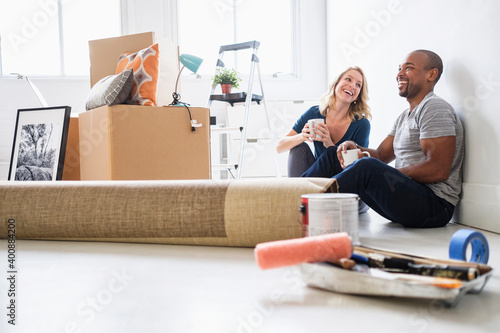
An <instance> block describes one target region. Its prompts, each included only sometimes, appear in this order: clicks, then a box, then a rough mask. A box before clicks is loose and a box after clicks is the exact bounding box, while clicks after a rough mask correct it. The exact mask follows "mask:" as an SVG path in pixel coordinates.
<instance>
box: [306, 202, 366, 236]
mask: <svg viewBox="0 0 500 333" xmlns="http://www.w3.org/2000/svg"><path fill="white" fill-rule="evenodd" d="M301 203H302V205H301V207H300V213H301V214H302V236H303V237H307V236H316V235H323V234H330V233H335V232H347V233H348V234H349V236H350V237H351V239H352V243H353V244H354V245H359V231H358V225H359V219H358V217H359V216H358V214H359V212H358V209H359V196H358V195H357V194H350V193H315V194H304V195H302V196H301Z"/></svg>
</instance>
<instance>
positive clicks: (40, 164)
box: [8, 106, 71, 181]
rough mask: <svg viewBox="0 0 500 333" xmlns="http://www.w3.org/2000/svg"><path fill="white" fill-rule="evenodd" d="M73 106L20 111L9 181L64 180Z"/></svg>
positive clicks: (18, 111) (18, 112)
mask: <svg viewBox="0 0 500 333" xmlns="http://www.w3.org/2000/svg"><path fill="white" fill-rule="evenodd" d="M70 115H71V107H69V106H55V107H40V108H31V109H19V110H17V120H16V129H15V132H14V142H13V146H12V155H11V159H10V168H9V176H8V180H17V181H55V180H61V179H62V175H63V168H64V156H65V152H66V142H67V139H68V128H69V120H70Z"/></svg>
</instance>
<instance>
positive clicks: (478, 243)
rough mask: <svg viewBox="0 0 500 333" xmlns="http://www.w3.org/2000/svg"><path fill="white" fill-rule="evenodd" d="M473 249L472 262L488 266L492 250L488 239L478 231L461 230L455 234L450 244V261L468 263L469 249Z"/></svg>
mask: <svg viewBox="0 0 500 333" xmlns="http://www.w3.org/2000/svg"><path fill="white" fill-rule="evenodd" d="M469 244H470V245H471V247H472V254H471V258H470V262H475V263H478V264H487V263H488V258H489V255H490V253H489V252H490V249H489V247H488V242H487V241H486V237H484V235H483V234H482V233H480V232H478V231H473V230H467V229H460V230H458V231H457V232H455V233H454V234H453V237H451V242H450V259H458V260H464V261H467V248H468V247H469Z"/></svg>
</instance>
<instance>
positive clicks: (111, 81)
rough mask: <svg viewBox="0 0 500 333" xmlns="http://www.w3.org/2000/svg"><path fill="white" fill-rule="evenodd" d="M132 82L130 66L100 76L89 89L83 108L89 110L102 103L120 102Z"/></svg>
mask: <svg viewBox="0 0 500 333" xmlns="http://www.w3.org/2000/svg"><path fill="white" fill-rule="evenodd" d="M133 83H134V73H133V70H132V68H130V69H127V70H125V71H123V72H121V73H119V74H116V75H109V76H106V77H105V78H102V79H101V80H99V82H97V83H96V84H94V86H93V87H92V89H91V90H90V93H89V96H88V97H87V103H86V105H85V109H86V110H91V109H95V108H98V107H100V106H103V105H115V104H122V103H123V102H125V100H126V99H127V97H128V96H129V94H130V91H131V90H132V85H133Z"/></svg>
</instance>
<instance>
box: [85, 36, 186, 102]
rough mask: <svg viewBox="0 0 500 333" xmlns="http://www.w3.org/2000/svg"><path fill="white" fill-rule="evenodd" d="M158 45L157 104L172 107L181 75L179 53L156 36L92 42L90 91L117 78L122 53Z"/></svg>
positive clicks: (171, 44)
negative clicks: (177, 79) (177, 80)
mask: <svg viewBox="0 0 500 333" xmlns="http://www.w3.org/2000/svg"><path fill="white" fill-rule="evenodd" d="M156 43H158V45H159V48H160V73H159V79H158V92H157V101H158V103H157V104H158V105H159V106H161V105H167V104H169V103H170V102H171V100H172V93H173V92H174V90H175V80H176V77H177V74H178V72H179V51H178V49H177V47H176V46H175V45H174V44H173V43H172V42H171V41H169V40H167V39H165V38H161V37H158V36H155V34H154V32H144V33H139V34H133V35H126V36H120V37H113V38H105V39H97V40H91V41H89V55H90V85H91V87H93V86H94V84H96V83H97V82H98V81H99V80H100V79H102V78H103V77H106V76H108V75H113V74H115V71H116V65H117V64H118V58H119V57H120V55H121V54H122V53H134V52H138V51H140V50H142V49H144V48H146V47H148V46H151V45H153V44H156Z"/></svg>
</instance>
